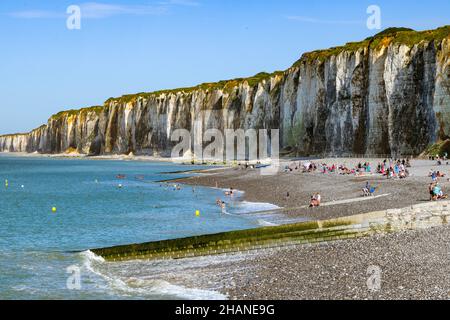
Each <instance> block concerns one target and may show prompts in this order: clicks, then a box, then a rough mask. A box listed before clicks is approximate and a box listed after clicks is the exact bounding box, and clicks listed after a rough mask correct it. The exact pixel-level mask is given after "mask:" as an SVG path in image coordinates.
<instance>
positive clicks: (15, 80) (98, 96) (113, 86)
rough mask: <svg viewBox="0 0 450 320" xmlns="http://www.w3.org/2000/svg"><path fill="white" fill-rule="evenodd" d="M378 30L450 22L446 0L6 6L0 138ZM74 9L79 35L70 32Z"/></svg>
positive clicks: (117, 0)
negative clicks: (375, 20)
mask: <svg viewBox="0 0 450 320" xmlns="http://www.w3.org/2000/svg"><path fill="white" fill-rule="evenodd" d="M372 4H375V5H378V6H380V8H381V13H382V27H383V28H387V27H390V26H404V27H410V28H414V29H416V30H423V29H433V28H436V27H438V26H442V25H446V24H450V19H449V15H448V13H449V12H450V1H448V0H428V1H424V2H419V1H414V2H412V1H405V0H400V1H385V0H372V1H364V0H362V1H361V0H359V1H356V0H350V1H324V0H323V1H321V0H316V1H310V0H308V1H303V0H154V1H145V0H142V1H141V0H105V1H101V0H98V1H97V0H93V1H89V0H88V1H80V2H76V1H75V0H70V1H66V0H54V1H50V0H42V1H38V0H29V1H23V0H2V1H1V3H0V40H1V43H2V46H1V50H0V61H1V62H0V63H1V68H0V74H1V78H0V90H1V91H0V93H1V105H0V134H4V133H12V132H27V131H29V130H31V129H33V128H35V127H38V126H39V125H41V124H43V123H46V121H47V119H48V117H49V116H50V115H51V114H53V113H56V112H58V111H61V110H65V109H72V108H81V107H86V106H91V105H101V104H102V103H103V101H105V100H106V99H107V98H109V97H111V96H113V97H115V96H120V95H123V94H127V93H136V92H142V91H153V90H158V89H165V88H176V87H184V86H192V85H196V84H199V83H202V82H212V81H218V80H223V79H230V78H236V77H244V76H250V75H254V74H256V73H258V72H261V71H267V72H271V71H275V70H284V69H286V68H288V67H289V66H290V65H291V64H292V63H293V62H294V61H296V60H297V59H298V58H299V57H300V56H301V54H302V53H304V52H306V51H311V50H315V49H320V48H328V47H331V46H335V45H340V44H344V43H346V42H349V41H356V40H362V39H364V38H366V37H368V36H370V35H373V34H375V33H377V32H378V31H377V30H369V29H368V28H367V27H366V20H367V17H368V14H367V13H366V10H367V7H368V6H369V5H372ZM70 5H79V6H80V8H81V12H82V19H81V29H80V30H68V29H67V28H66V19H67V17H68V15H67V14H66V10H67V7H68V6H70Z"/></svg>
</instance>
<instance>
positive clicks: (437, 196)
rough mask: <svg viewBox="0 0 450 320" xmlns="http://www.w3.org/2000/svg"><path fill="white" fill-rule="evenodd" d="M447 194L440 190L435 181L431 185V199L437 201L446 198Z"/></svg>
mask: <svg viewBox="0 0 450 320" xmlns="http://www.w3.org/2000/svg"><path fill="white" fill-rule="evenodd" d="M447 198H448V195H446V194H444V192H443V191H442V188H441V187H440V186H439V185H438V184H437V183H436V184H434V186H433V191H432V198H431V199H432V201H437V200H442V199H447Z"/></svg>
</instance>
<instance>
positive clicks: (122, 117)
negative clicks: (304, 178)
mask: <svg viewBox="0 0 450 320" xmlns="http://www.w3.org/2000/svg"><path fill="white" fill-rule="evenodd" d="M449 110H450V27H444V28H440V29H437V30H433V31H425V32H414V31H408V30H402V31H400V30H388V31H385V32H383V33H382V34H380V35H378V36H375V37H373V38H369V39H366V40H364V41H362V42H358V43H349V44H347V45H346V46H344V47H338V48H332V49H329V50H322V51H316V52H312V53H308V54H305V55H304V56H303V57H302V58H301V59H300V60H299V61H298V62H297V63H295V64H294V66H292V67H291V68H290V69H288V70H287V71H285V72H277V73H274V74H271V75H268V74H259V75H257V76H255V77H252V78H248V79H236V80H230V81H223V82H219V83H211V84H203V85H200V86H198V87H194V88H186V89H178V90H170V91H161V92H156V93H148V94H147V93H142V94H137V95H130V96H124V97H121V98H118V99H110V100H108V101H107V102H106V103H105V105H104V106H102V107H92V108H86V109H81V110H72V111H67V112H61V113H59V114H57V115H54V116H52V117H51V118H50V119H49V121H48V123H47V125H44V126H42V127H40V128H38V129H36V130H33V131H32V132H31V133H28V134H19V135H7V136H0V151H7V152H40V153H62V152H66V151H67V150H75V149H76V150H77V151H78V152H79V153H84V154H91V155H99V154H128V153H130V152H133V153H134V154H149V155H160V156H168V155H170V150H171V148H172V147H173V145H174V143H173V142H171V141H170V135H171V133H172V132H173V131H174V130H176V129H187V130H194V129H195V128H194V126H195V123H196V122H197V121H201V122H202V124H203V125H202V127H203V130H206V129H210V128H214V129H219V130H225V129H240V128H242V129H278V128H279V129H280V137H281V141H280V142H281V147H282V148H283V147H293V148H297V149H298V150H299V151H300V153H302V154H305V155H312V154H314V155H319V154H338V155H343V154H372V155H375V154H379V155H381V154H383V155H385V154H392V155H417V154H420V153H421V152H423V151H424V150H425V149H426V147H427V146H428V145H430V144H432V143H434V142H436V141H438V140H440V139H447V138H448V137H450V113H449Z"/></svg>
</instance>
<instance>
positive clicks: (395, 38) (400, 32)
mask: <svg viewBox="0 0 450 320" xmlns="http://www.w3.org/2000/svg"><path fill="white" fill-rule="evenodd" d="M449 36H450V26H444V27H441V28H438V29H435V30H426V31H414V30H412V29H408V28H388V29H386V30H384V31H382V32H380V33H378V34H376V35H375V36H373V37H369V38H367V39H365V40H363V41H359V42H349V43H347V44H346V45H344V46H339V47H334V48H330V49H325V50H317V51H313V52H308V53H305V54H304V55H303V56H302V57H301V58H300V60H298V61H297V62H296V63H295V64H294V66H299V65H301V64H303V63H310V62H312V61H316V60H319V61H325V60H327V59H328V58H330V57H332V56H336V55H338V54H340V53H342V52H344V51H347V52H355V51H357V50H360V49H364V48H371V49H377V48H380V47H382V46H384V45H389V44H391V43H399V44H405V45H408V46H413V45H415V44H418V43H420V42H422V41H425V42H431V41H435V42H441V41H442V40H443V39H444V38H447V37H449Z"/></svg>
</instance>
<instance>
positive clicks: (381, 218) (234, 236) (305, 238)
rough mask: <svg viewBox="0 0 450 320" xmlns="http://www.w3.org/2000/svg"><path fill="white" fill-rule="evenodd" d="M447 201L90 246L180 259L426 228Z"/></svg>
mask: <svg viewBox="0 0 450 320" xmlns="http://www.w3.org/2000/svg"><path fill="white" fill-rule="evenodd" d="M449 208H450V202H449V201H445V202H444V201H443V202H426V203H423V204H418V205H414V206H411V207H407V208H403V209H392V210H383V211H377V212H371V213H366V214H361V215H356V216H351V217H344V218H338V219H331V220H326V221H314V222H304V223H297V224H290V225H282V226H276V227H266V228H258V229H251V230H242V231H233V232H225V233H219V234H212V235H204V236H196V237H189V238H182V239H174V240H165V241H157V242H149V243H143V244H133V245H124V246H117V247H111V248H103V249H93V250H91V251H92V252H94V253H95V254H96V255H99V256H101V257H103V258H104V259H105V260H107V261H125V260H135V259H147V260H158V259H182V258H189V257H197V256H207V255H218V254H225V253H234V252H247V251H252V250H259V249H266V248H276V247H284V246H292V245H301V244H309V243H318V242H326V241H338V240H345V239H352V238H358V237H364V236H370V235H371V234H374V233H380V232H396V231H402V230H411V229H420V228H430V227H436V226H442V225H445V224H447V223H448V217H449V215H450V211H449Z"/></svg>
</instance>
